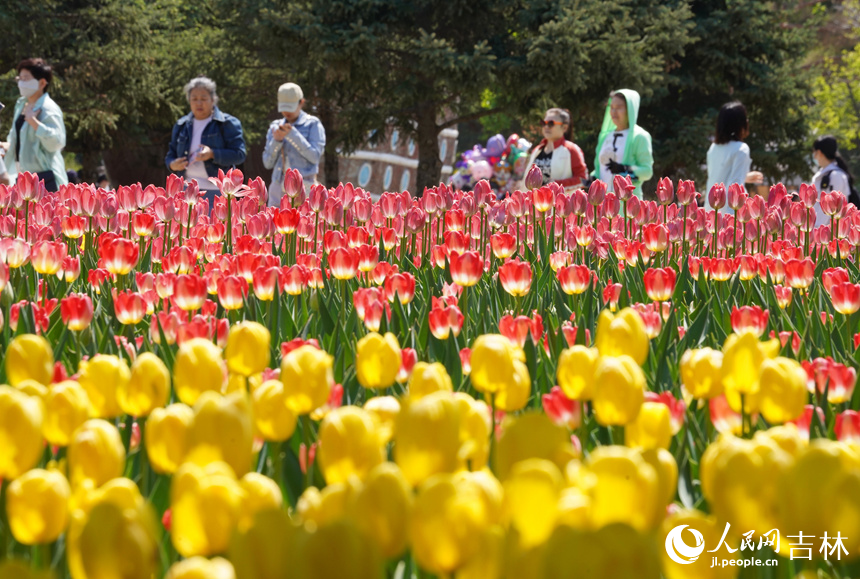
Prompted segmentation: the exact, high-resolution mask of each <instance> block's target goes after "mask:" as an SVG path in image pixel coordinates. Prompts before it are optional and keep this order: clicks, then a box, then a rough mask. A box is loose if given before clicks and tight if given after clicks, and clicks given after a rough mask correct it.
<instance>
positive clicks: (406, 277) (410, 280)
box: [385, 273, 415, 306]
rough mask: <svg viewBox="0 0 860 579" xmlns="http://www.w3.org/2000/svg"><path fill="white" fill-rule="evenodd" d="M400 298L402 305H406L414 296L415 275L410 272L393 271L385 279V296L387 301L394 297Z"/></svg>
mask: <svg viewBox="0 0 860 579" xmlns="http://www.w3.org/2000/svg"><path fill="white" fill-rule="evenodd" d="M395 296H397V298H398V299H400V303H401V304H402V305H404V306H405V305H406V304H408V303H409V302H411V301H412V298H414V297H415V276H413V275H412V274H411V273H395V274H392V275H390V276H389V277H388V279H386V280H385V297H386V299H387V300H388V301H389V302H393V301H394V297H395Z"/></svg>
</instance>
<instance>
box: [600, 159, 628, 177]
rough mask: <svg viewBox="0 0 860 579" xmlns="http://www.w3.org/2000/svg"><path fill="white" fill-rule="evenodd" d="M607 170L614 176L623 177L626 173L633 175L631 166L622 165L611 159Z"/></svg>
mask: <svg viewBox="0 0 860 579" xmlns="http://www.w3.org/2000/svg"><path fill="white" fill-rule="evenodd" d="M606 168H607V169H609V172H610V173H612V174H613V175H623V174H625V173H632V172H633V171H631V170H630V166H629V165H622V164H621V163H619V162H617V161H616V160H615V159H610V160H609V162H608V163H607V164H606Z"/></svg>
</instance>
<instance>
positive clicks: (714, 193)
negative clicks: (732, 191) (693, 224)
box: [708, 183, 726, 210]
mask: <svg viewBox="0 0 860 579" xmlns="http://www.w3.org/2000/svg"><path fill="white" fill-rule="evenodd" d="M708 205H710V206H711V207H712V208H713V209H718V210H719V209H722V208H723V207H725V206H726V186H725V185H723V184H722V183H715V184H714V185H712V186H711V190H710V191H708Z"/></svg>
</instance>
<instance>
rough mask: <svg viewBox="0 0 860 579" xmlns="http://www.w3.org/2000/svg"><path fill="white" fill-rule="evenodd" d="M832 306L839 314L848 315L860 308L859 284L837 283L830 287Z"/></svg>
mask: <svg viewBox="0 0 860 579" xmlns="http://www.w3.org/2000/svg"><path fill="white" fill-rule="evenodd" d="M830 298H831V299H832V300H833V307H834V308H835V309H836V311H837V312H839V313H840V314H845V315H850V314H853V313H854V312H856V311H857V310H860V284H856V283H848V282H845V283H838V284H836V285H834V286H833V287H831V288H830Z"/></svg>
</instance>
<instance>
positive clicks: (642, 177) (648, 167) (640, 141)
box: [628, 133, 654, 183]
mask: <svg viewBox="0 0 860 579" xmlns="http://www.w3.org/2000/svg"><path fill="white" fill-rule="evenodd" d="M632 144H633V146H634V147H635V148H634V150H633V164H631V165H628V167H629V168H630V171H631V172H632V173H633V174H634V175H636V177H638V178H639V182H640V183H644V182H645V181H647V180H648V179H650V178H651V177H653V176H654V154H653V153H652V152H651V135H649V134H648V133H645V134H644V135H638V136H637V137H636V138H635V140H634V141H633V143H632Z"/></svg>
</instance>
